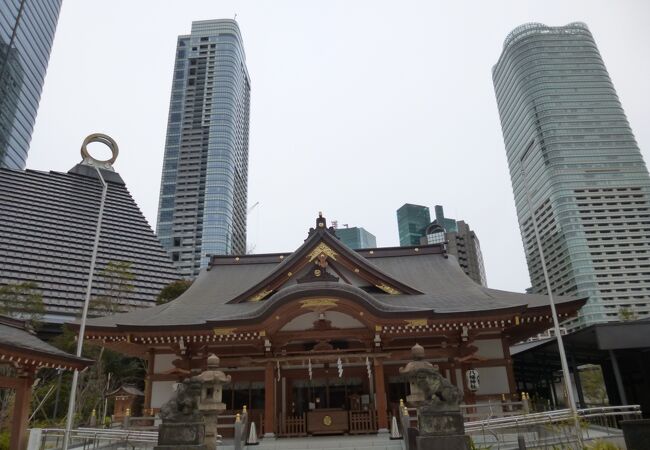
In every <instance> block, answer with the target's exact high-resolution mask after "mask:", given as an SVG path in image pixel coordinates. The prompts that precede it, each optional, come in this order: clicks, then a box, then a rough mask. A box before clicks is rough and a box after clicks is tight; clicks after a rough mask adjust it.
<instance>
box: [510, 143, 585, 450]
mask: <svg viewBox="0 0 650 450" xmlns="http://www.w3.org/2000/svg"><path fill="white" fill-rule="evenodd" d="M527 153H528V152H525V153H524V156H522V158H521V159H520V163H521V176H522V178H523V180H524V191H525V192H526V203H527V204H528V212H529V213H530V218H531V220H532V222H533V232H534V233H535V241H536V242H537V250H538V251H539V259H540V262H541V264H542V272H543V273H544V282H545V283H546V292H547V293H548V300H549V303H550V305H551V316H552V317H553V328H554V330H555V339H556V340H557V347H558V349H559V353H560V364H561V365H562V378H563V380H564V385H565V386H566V392H567V400H568V402H569V408H570V409H571V414H572V415H573V419H574V421H575V431H576V437H577V439H578V443H579V444H580V446H581V444H582V429H581V428H580V417H579V416H578V409H577V408H576V402H575V397H574V395H573V385H572V383H571V374H570V372H569V364H568V363H567V358H566V353H565V351H564V340H563V339H562V333H561V332H560V321H559V319H558V317H557V311H556V310H555V301H554V300H553V290H552V289H551V280H550V279H549V277H548V270H547V269H546V259H545V258H544V250H543V249H542V241H541V239H540V237H539V229H538V228H537V218H536V217H535V210H534V208H533V202H532V200H531V197H530V188H529V186H528V176H527V174H526V165H525V163H524V157H525V156H526V154H527Z"/></svg>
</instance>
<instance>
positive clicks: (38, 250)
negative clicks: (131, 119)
mask: <svg viewBox="0 0 650 450" xmlns="http://www.w3.org/2000/svg"><path fill="white" fill-rule="evenodd" d="M103 167H104V168H102V169H101V171H102V176H103V177H104V179H105V180H106V182H107V184H108V191H107V197H106V204H105V208H104V214H103V221H102V228H101V238H100V242H99V248H98V253H97V263H96V266H95V271H94V274H95V275H94V281H93V289H92V293H91V299H92V301H91V309H90V314H91V315H103V314H105V313H106V312H111V311H123V310H129V309H134V308H144V307H149V306H153V305H155V304H156V297H157V296H158V294H159V292H160V290H161V289H162V288H163V287H165V286H166V285H167V284H168V283H170V282H172V281H175V280H177V279H180V278H181V276H180V274H179V273H178V271H177V270H176V269H175V268H174V266H173V264H172V262H171V259H170V258H169V255H168V254H167V252H166V251H165V250H164V249H163V248H162V246H161V245H160V242H159V241H158V239H157V238H156V236H155V234H154V233H153V230H152V229H151V227H150V226H149V224H148V223H147V220H146V219H145V218H144V216H143V215H142V212H141V211H140V209H139V207H138V205H137V204H136V203H135V201H134V200H133V198H132V197H131V194H130V193H129V191H128V189H127V187H126V185H125V184H124V180H123V179H122V178H121V177H120V175H119V174H118V173H117V172H114V171H113V170H112V168H110V166H109V167H106V166H103ZM101 194H102V184H101V182H100V180H99V178H98V176H97V172H96V170H95V168H94V167H93V166H92V165H90V164H88V163H86V162H84V163H80V164H77V165H76V166H75V167H74V168H72V170H70V171H69V172H67V173H61V172H41V171H35V170H26V171H23V170H16V169H0V217H2V220H0V285H18V284H21V283H35V287H36V291H37V292H38V293H40V294H41V295H42V298H43V302H44V304H45V316H44V320H45V321H46V322H66V321H70V320H73V319H75V318H76V317H78V316H79V315H80V314H81V311H82V308H83V304H84V299H85V294H86V287H87V283H88V274H89V268H90V261H91V256H92V250H93V243H94V239H95V230H96V224H97V219H98V213H99V205H100V199H101ZM111 263H112V264H111ZM116 266H117V267H119V268H120V270H111V267H116ZM122 269H123V270H122ZM7 300H11V299H3V301H4V302H6V301H7ZM96 301H97V302H99V303H97V302H96ZM4 306H7V305H6V303H5V305H4ZM96 306H97V307H101V310H96ZM13 307H15V309H16V310H17V311H20V306H19V305H13Z"/></svg>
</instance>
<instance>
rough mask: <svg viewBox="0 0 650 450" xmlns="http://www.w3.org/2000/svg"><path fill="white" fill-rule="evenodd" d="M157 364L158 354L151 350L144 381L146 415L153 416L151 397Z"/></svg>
mask: <svg viewBox="0 0 650 450" xmlns="http://www.w3.org/2000/svg"><path fill="white" fill-rule="evenodd" d="M155 362H156V353H155V352H154V350H153V349H152V348H151V349H149V351H148V352H147V376H146V377H145V379H144V411H143V413H144V415H148V414H151V415H152V416H153V411H151V395H152V392H153V381H152V378H153V374H154V373H155V372H154V369H155Z"/></svg>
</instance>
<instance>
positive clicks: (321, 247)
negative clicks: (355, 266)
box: [307, 242, 338, 262]
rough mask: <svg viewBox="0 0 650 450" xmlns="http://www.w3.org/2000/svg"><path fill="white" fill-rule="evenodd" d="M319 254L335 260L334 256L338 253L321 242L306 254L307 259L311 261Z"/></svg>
mask: <svg viewBox="0 0 650 450" xmlns="http://www.w3.org/2000/svg"><path fill="white" fill-rule="evenodd" d="M320 255H325V256H326V257H328V258H332V260H334V261H336V257H337V256H338V254H337V253H336V252H335V251H334V250H332V249H331V248H329V247H328V246H327V244H325V243H323V242H321V243H320V244H318V245H317V246H316V247H314V249H313V250H312V251H311V253H309V255H307V259H308V260H309V262H312V261H313V260H315V259H316V258H318V257H319V256H320Z"/></svg>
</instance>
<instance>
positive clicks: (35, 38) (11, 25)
mask: <svg viewBox="0 0 650 450" xmlns="http://www.w3.org/2000/svg"><path fill="white" fill-rule="evenodd" d="M61 1H62V0H38V1H36V0H13V1H8V0H7V1H0V167H7V168H10V169H24V168H25V162H26V161H27V151H28V150H29V143H30V141H31V139H32V130H33V129H34V121H35V120H36V112H37V110H38V103H39V100H40V98H41V90H42V88H43V82H44V80H45V72H46V70H47V63H48V61H49V59H50V49H51V48H52V41H53V40H54V32H55V30H56V23H57V21H58V19H59V11H60V9H61Z"/></svg>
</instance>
